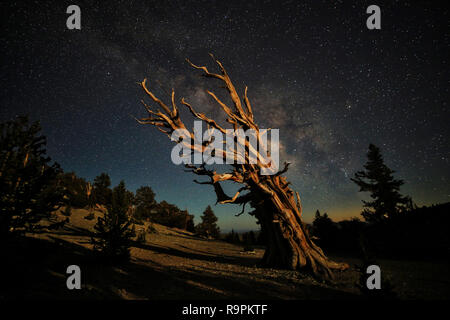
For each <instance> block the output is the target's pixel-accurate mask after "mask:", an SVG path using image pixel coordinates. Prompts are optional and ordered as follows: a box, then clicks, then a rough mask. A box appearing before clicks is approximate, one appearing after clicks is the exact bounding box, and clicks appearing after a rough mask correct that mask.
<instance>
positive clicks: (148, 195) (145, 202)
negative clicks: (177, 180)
mask: <svg viewBox="0 0 450 320" xmlns="http://www.w3.org/2000/svg"><path fill="white" fill-rule="evenodd" d="M134 205H135V206H136V211H135V218H136V219H137V220H142V219H146V218H149V217H150V216H151V214H152V210H155V208H156V205H157V202H156V200H155V193H154V192H153V190H152V188H150V187H149V186H142V187H140V188H139V189H137V190H136V196H135V198H134Z"/></svg>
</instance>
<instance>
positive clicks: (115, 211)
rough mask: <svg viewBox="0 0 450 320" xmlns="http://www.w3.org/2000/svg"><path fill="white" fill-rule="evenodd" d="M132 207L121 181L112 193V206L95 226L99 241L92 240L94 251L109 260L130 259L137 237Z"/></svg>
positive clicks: (110, 205) (109, 206)
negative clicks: (133, 224) (132, 224)
mask: <svg viewBox="0 0 450 320" xmlns="http://www.w3.org/2000/svg"><path fill="white" fill-rule="evenodd" d="M130 205H131V203H130V200H129V197H128V195H127V189H126V188H125V183H124V182H123V181H121V182H120V183H119V185H118V186H116V187H115V188H114V189H113V191H112V197H111V204H108V205H107V206H106V211H105V213H104V215H103V217H99V218H98V220H97V224H96V225H95V226H94V229H95V231H96V238H97V239H94V238H92V242H93V244H94V249H95V250H98V251H99V252H101V254H102V255H103V256H104V257H105V258H107V259H108V260H111V261H118V260H127V259H128V258H129V257H130V250H129V248H130V246H131V238H132V237H134V236H135V233H134V231H133V229H131V228H130V225H131V220H130V217H129V215H128V212H129V209H130Z"/></svg>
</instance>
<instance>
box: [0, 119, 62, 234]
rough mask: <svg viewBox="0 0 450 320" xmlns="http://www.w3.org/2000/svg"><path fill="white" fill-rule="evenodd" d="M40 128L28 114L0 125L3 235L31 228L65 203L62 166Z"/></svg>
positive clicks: (0, 196)
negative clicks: (49, 152)
mask: <svg viewBox="0 0 450 320" xmlns="http://www.w3.org/2000/svg"><path fill="white" fill-rule="evenodd" d="M40 131H41V126H40V125H39V122H34V123H31V124H30V123H29V121H28V118H27V117H18V118H17V119H16V120H14V121H8V122H5V123H1V124H0V237H6V236H9V235H11V234H12V233H16V232H21V231H25V230H32V229H33V228H34V227H35V226H36V223H38V222H39V221H40V220H41V219H42V218H44V217H48V216H49V215H50V214H51V212H53V211H54V210H56V209H57V208H58V207H59V206H60V205H61V204H62V200H63V189H62V187H60V185H59V184H58V180H57V176H58V174H59V173H60V172H61V169H60V167H59V165H58V164H57V163H53V164H50V158H49V157H47V156H46V149H45V145H46V138H45V137H44V136H42V135H40Z"/></svg>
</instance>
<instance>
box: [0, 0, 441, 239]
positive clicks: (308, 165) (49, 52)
mask: <svg viewBox="0 0 450 320" xmlns="http://www.w3.org/2000/svg"><path fill="white" fill-rule="evenodd" d="M331 2H332V3H331ZM69 4H72V2H70V3H69V2H66V1H58V2H55V3H52V1H45V2H37V3H34V4H28V5H26V4H9V5H2V6H3V8H2V13H3V17H2V21H3V27H2V33H1V39H0V41H1V57H2V59H1V60H2V64H1V75H0V83H1V86H0V103H1V109H0V120H1V121H4V120H7V119H11V118H12V117H14V116H15V115H18V114H29V115H30V117H31V118H32V119H38V120H40V121H41V124H42V126H43V128H44V133H45V134H46V135H47V137H48V153H49V155H50V156H51V157H52V159H54V160H55V161H57V162H58V163H60V164H61V166H62V167H63V169H64V170H65V171H75V172H76V173H77V174H78V175H80V176H82V177H85V178H87V179H89V180H92V179H93V178H94V177H95V176H96V175H98V174H99V173H100V172H108V173H109V174H110V176H111V177H112V181H113V183H114V184H116V183H118V182H119V180H120V179H124V180H125V182H126V184H127V186H128V188H130V189H131V190H135V189H136V188H137V187H139V186H141V185H150V186H151V187H152V188H153V189H154V190H155V192H156V194H157V200H159V201H161V200H167V201H169V202H172V203H175V204H176V205H178V206H179V207H180V208H182V209H188V210H189V211H190V212H191V213H193V214H195V215H196V216H197V218H196V219H198V217H199V215H200V213H201V212H202V211H203V209H204V208H205V207H206V206H207V205H208V204H213V203H214V202H215V195H214V192H213V190H212V189H211V188H208V187H207V186H201V185H195V184H193V183H192V179H193V178H194V177H193V176H192V175H191V174H189V173H184V172H183V168H182V167H179V166H175V165H173V164H172V163H171V161H170V150H171V147H172V144H171V142H170V141H169V140H168V139H167V137H166V136H164V135H162V134H161V133H160V132H159V131H157V130H156V129H155V128H153V127H150V126H148V127H147V126H142V125H138V124H137V123H136V121H135V120H134V118H133V117H135V116H136V117H139V116H143V115H145V113H144V110H143V108H142V106H141V105H140V100H141V99H142V98H144V93H143V92H142V91H141V89H140V88H139V86H138V85H137V83H138V82H140V81H141V80H142V79H144V78H148V81H149V84H150V86H151V87H152V89H153V90H154V91H155V93H156V94H158V95H159V96H161V97H162V98H164V99H167V98H168V96H167V94H166V91H170V89H171V88H172V87H173V88H174V89H175V90H176V95H177V98H181V97H185V98H186V100H187V101H189V102H191V103H192V104H193V105H194V106H196V108H197V109H198V110H199V111H204V112H206V113H207V114H209V115H212V116H214V117H218V118H219V119H220V117H221V115H220V111H219V110H218V109H217V107H216V106H215V105H214V103H213V102H212V101H211V99H210V98H209V97H208V96H207V95H206V94H205V89H210V90H213V91H215V92H218V93H220V92H221V90H223V89H221V88H220V87H218V83H215V82H211V81H205V79H203V78H201V77H200V76H199V72H198V71H195V70H192V68H190V67H189V66H188V65H187V63H186V62H185V58H189V59H190V60H191V61H193V62H194V63H196V64H200V65H208V66H209V67H210V68H213V67H214V65H213V62H212V60H211V59H210V57H209V55H208V53H210V52H211V53H214V55H215V56H216V57H218V59H220V60H221V61H222V62H223V64H224V65H225V67H226V68H227V70H228V72H229V74H230V75H231V78H232V80H233V81H234V83H235V84H236V86H237V88H238V90H242V89H243V88H244V86H245V85H247V86H248V87H249V91H248V92H249V98H250V99H251V101H252V104H253V108H254V109H255V117H256V120H257V122H258V123H259V124H260V126H261V127H264V128H268V127H270V128H279V129H280V139H281V144H282V153H281V155H282V160H288V161H290V162H292V165H291V168H290V171H289V172H288V174H287V176H288V179H289V180H291V181H292V183H293V187H294V189H296V190H298V191H299V192H300V195H301V197H302V200H303V205H304V208H305V217H306V220H307V221H310V220H311V217H312V215H313V212H314V211H315V210H316V209H319V210H321V211H327V212H328V213H329V214H330V216H331V217H332V218H333V219H336V220H339V219H342V218H346V217H350V216H357V215H358V214H359V210H360V208H361V199H362V198H363V195H361V194H359V193H358V188H357V187H356V185H354V184H353V183H352V182H351V181H350V179H349V178H350V177H351V176H352V175H353V174H354V172H355V171H357V170H359V169H361V168H362V165H363V164H364V162H365V154H366V152H367V147H368V145H369V143H374V144H376V145H378V146H379V147H380V148H381V150H382V153H383V155H384V157H385V160H386V163H387V165H388V166H390V167H391V168H392V169H394V170H395V171H396V177H398V178H401V179H403V180H404V181H405V185H404V187H403V189H402V192H403V193H405V194H408V195H410V196H411V197H412V198H413V200H414V201H415V202H416V203H418V204H432V203H437V202H447V201H450V187H449V179H450V165H449V151H450V145H449V142H448V136H449V131H450V129H449V125H448V120H449V118H450V117H449V107H448V101H449V92H448V88H449V74H448V69H449V66H448V56H447V55H448V46H449V33H448V30H449V25H448V21H450V19H449V15H448V11H447V10H445V8H440V7H426V6H424V5H418V4H413V3H405V2H404V1H401V2H397V1H389V2H388V3H382V2H381V1H379V2H377V4H378V5H379V6H380V8H381V14H382V16H381V17H382V18H381V21H382V22H381V26H382V28H381V30H368V29H367V27H366V19H367V17H368V14H366V8H367V6H368V5H369V4H372V3H364V2H361V3H358V4H349V3H343V1H308V2H301V1H286V2H282V3H279V2H278V1H274V2H263V1H255V2H254V1H245V3H244V1H237V2H230V1H222V2H218V1H204V2H187V1H178V2H177V1H175V2H174V1H163V2H151V1H123V2H121V1H118V2H114V3H111V2H108V3H106V2H98V3H96V4H92V3H90V2H88V1H75V2H73V4H77V5H79V6H80V8H81V26H82V28H81V30H68V29H67V28H66V19H67V17H68V14H66V8H67V6H68V5H69ZM183 116H186V117H185V122H188V121H191V118H189V116H188V114H187V113H183ZM192 120H193V119H192ZM213 209H214V210H215V212H216V213H218V215H219V221H220V226H221V227H222V229H225V230H227V229H230V228H231V227H233V228H235V229H245V228H251V227H253V226H254V220H253V218H252V217H250V216H247V217H244V216H241V217H239V218H237V217H234V213H236V212H239V211H240V209H239V208H238V207H237V206H230V205H228V206H227V205H218V206H216V207H214V208H213Z"/></svg>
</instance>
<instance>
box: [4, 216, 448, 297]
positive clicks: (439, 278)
mask: <svg viewBox="0 0 450 320" xmlns="http://www.w3.org/2000/svg"><path fill="white" fill-rule="evenodd" d="M99 214H100V213H96V216H98V215H99ZM86 215H87V213H86V211H85V210H81V209H79V210H78V209H74V210H72V215H71V216H70V222H69V223H68V224H66V225H65V227H64V228H62V229H59V230H52V231H49V232H43V233H39V234H28V235H27V237H26V238H25V239H22V241H20V242H18V243H16V244H15V245H13V246H10V247H9V248H7V255H8V257H7V259H5V263H4V264H3V267H5V268H6V270H5V273H3V274H7V275H8V276H7V281H6V283H5V285H4V286H3V287H2V290H1V289H0V299H15V298H27V299H74V298H75V299H84V298H86V299H150V300H153V299H164V300H179V299H190V300H192V299H358V300H359V299H365V298H367V297H366V296H364V295H363V294H361V292H360V290H359V289H358V287H357V285H356V284H357V282H358V279H359V275H360V274H359V272H358V271H357V270H356V268H355V267H356V265H359V264H360V261H358V260H357V259H355V258H343V257H332V258H333V259H335V260H338V261H346V262H347V263H349V264H350V266H351V268H350V270H348V271H345V272H340V273H337V274H336V279H335V282H334V283H323V282H319V281H316V280H315V279H313V278H312V277H309V276H306V275H304V274H301V273H299V272H295V271H287V270H275V269H267V268H261V267H258V261H259V260H260V259H261V257H262V256H263V254H264V249H263V248H258V249H256V250H255V252H254V253H246V252H244V251H243V248H242V247H240V246H236V245H233V244H229V243H226V242H223V241H219V240H206V239H201V238H198V237H195V236H194V235H193V234H191V233H189V232H186V231H184V230H179V229H171V228H167V227H164V226H160V225H154V227H155V229H156V232H154V233H147V235H146V242H145V243H135V245H134V246H133V247H132V248H131V256H132V258H131V261H130V262H129V263H126V264H123V265H118V266H111V265H106V264H101V263H99V262H98V259H97V257H96V256H95V253H94V252H93V251H92V245H91V243H90V239H91V236H92V231H93V225H94V224H95V221H96V219H94V220H86V219H84V217H85V216H86ZM63 218H65V217H64V216H62V215H61V214H59V213H58V214H57V219H58V220H62V219H63ZM141 228H143V227H142V226H139V225H136V231H138V232H139V230H140V229H141ZM379 263H380V267H381V270H382V277H388V278H389V279H390V280H391V282H392V284H393V285H394V290H395V293H396V294H397V296H398V297H399V298H400V299H448V298H449V297H450V289H449V288H450V279H449V270H450V269H449V266H448V263H447V262H427V261H396V260H381V261H379ZM69 265H78V266H80V268H81V276H82V290H68V289H67V288H66V278H67V274H66V269H67V267H68V266H69Z"/></svg>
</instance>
